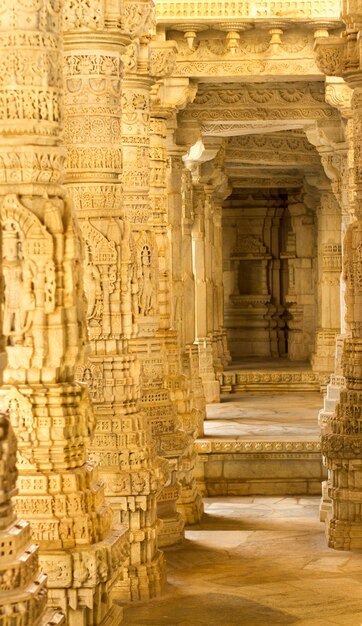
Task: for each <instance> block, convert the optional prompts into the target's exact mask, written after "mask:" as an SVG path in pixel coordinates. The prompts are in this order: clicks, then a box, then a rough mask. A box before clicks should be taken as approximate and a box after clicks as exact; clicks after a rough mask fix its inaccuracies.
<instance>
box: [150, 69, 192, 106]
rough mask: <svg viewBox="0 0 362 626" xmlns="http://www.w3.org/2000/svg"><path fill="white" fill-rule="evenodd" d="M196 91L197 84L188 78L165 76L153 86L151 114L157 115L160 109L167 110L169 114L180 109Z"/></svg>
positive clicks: (190, 100)
mask: <svg viewBox="0 0 362 626" xmlns="http://www.w3.org/2000/svg"><path fill="white" fill-rule="evenodd" d="M196 93H197V84H196V83H195V82H193V81H190V80H189V79H188V78H173V77H171V78H165V79H164V80H162V81H159V82H158V83H157V84H156V85H155V86H154V90H153V93H152V95H151V102H152V114H153V115H156V116H157V114H158V112H162V111H165V112H167V111H169V112H170V114H172V113H173V112H174V111H180V110H181V109H184V108H185V106H186V105H187V104H189V103H190V102H192V101H193V100H194V98H195V96H196Z"/></svg>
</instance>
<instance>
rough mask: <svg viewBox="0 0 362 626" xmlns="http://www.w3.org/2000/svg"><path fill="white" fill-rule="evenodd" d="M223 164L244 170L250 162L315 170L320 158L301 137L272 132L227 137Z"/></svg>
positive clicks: (312, 147) (303, 137)
mask: <svg viewBox="0 0 362 626" xmlns="http://www.w3.org/2000/svg"><path fill="white" fill-rule="evenodd" d="M225 163H226V164H227V165H233V166H234V167H235V166H241V167H245V165H250V164H253V163H255V164H258V165H270V166H280V165H285V166H288V167H299V168H300V167H313V166H315V167H318V166H320V157H319V155H318V153H317V151H316V150H315V148H314V146H312V145H311V144H310V143H309V142H308V140H307V138H306V137H305V135H304V134H301V135H296V134H292V133H290V132H289V133H284V134H281V133H280V134H277V133H272V134H270V135H262V136H260V135H249V136H243V137H232V138H230V139H229V142H228V145H227V150H226V157H225Z"/></svg>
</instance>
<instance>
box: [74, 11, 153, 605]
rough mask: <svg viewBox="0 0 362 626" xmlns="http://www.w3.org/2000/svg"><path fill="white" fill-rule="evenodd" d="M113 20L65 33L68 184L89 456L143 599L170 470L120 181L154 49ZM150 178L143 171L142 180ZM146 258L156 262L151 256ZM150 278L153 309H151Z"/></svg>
mask: <svg viewBox="0 0 362 626" xmlns="http://www.w3.org/2000/svg"><path fill="white" fill-rule="evenodd" d="M141 8H142V7H141ZM143 10H144V11H145V12H146V16H145V23H147V16H148V15H149V5H148V4H144V5H143ZM126 23H128V22H126ZM107 24H108V28H106V27H105V26H104V27H103V30H102V32H100V29H98V30H97V32H96V33H92V35H91V45H90V43H89V39H90V35H89V33H88V32H87V33H81V32H76V33H73V32H72V31H70V32H67V33H66V35H65V68H66V85H67V92H66V125H65V136H66V140H67V145H68V150H69V158H68V174H67V182H68V188H69V191H70V193H71V195H72V197H73V199H74V202H75V204H76V208H77V214H78V218H79V223H80V227H81V231H82V235H83V239H84V244H85V251H86V262H85V288H86V295H87V305H88V306H87V321H88V329H89V337H90V347H91V353H90V355H89V357H88V359H87V361H86V362H85V363H84V364H83V365H82V367H81V368H79V372H78V377H79V380H80V381H82V382H85V383H88V384H89V387H90V392H91V395H92V400H93V406H94V411H95V414H96V417H97V425H96V430H95V433H94V435H93V438H92V440H91V444H90V458H91V459H92V460H94V461H97V462H98V463H99V466H100V474H101V476H102V478H103V479H104V481H105V484H106V491H105V494H106V497H107V500H108V502H109V503H110V505H111V507H112V510H113V514H114V520H115V521H116V522H117V523H121V524H123V525H125V526H126V527H127V528H128V529H129V538H130V555H129V559H128V561H127V563H126V564H125V569H124V577H123V580H122V581H119V582H118V584H117V586H116V589H115V590H114V595H115V596H116V597H117V598H119V599H130V600H138V599H146V598H150V597H153V596H155V595H157V594H159V593H160V592H161V590H162V588H163V585H164V581H165V572H164V561H163V555H162V553H161V552H160V551H159V550H158V539H157V534H158V527H159V522H158V518H157V498H158V496H159V493H160V491H161V489H162V486H163V482H164V480H165V477H164V471H165V468H164V467H163V464H162V461H161V459H159V458H158V457H157V454H156V450H155V445H154V441H153V438H152V435H151V429H150V423H149V419H148V415H147V414H146V413H145V412H144V411H142V406H141V396H140V364H139V361H138V359H137V358H136V355H135V354H133V353H132V352H131V350H130V346H129V341H130V339H131V338H132V336H133V332H134V327H135V324H136V314H135V310H134V308H135V305H134V299H135V297H136V295H137V293H139V292H138V290H139V288H140V286H139V275H138V271H139V270H140V268H135V265H134V262H135V246H136V243H135V241H134V239H133V237H132V232H131V222H130V216H129V213H128V210H127V209H128V206H127V204H125V205H123V202H122V178H121V177H122V175H123V177H124V179H126V177H127V176H130V171H129V170H128V167H129V166H130V165H131V162H128V161H127V157H125V160H124V163H123V165H124V167H123V169H122V163H121V161H122V137H121V130H122V128H121V125H122V123H125V122H126V121H128V119H127V114H128V111H127V106H126V104H125V99H126V95H127V93H128V92H127V86H126V85H123V84H122V54H123V55H124V58H125V64H126V65H128V66H129V64H132V63H133V62H136V63H137V62H138V54H139V53H140V54H142V52H147V46H143V47H142V48H140V47H139V45H138V43H137V41H136V40H134V41H133V42H131V43H130V40H129V37H128V36H127V35H126V34H125V33H126V32H127V33H129V32H130V33H132V31H133V28H132V25H130V26H131V28H128V29H126V28H125V24H123V28H124V29H125V31H122V30H121V31H120V32H119V31H117V30H116V27H114V25H113V27H112V22H111V23H110V22H109V20H108V22H107ZM126 44H129V47H128V49H127V50H126V51H125V45H126ZM149 82H150V81H149V79H148V78H146V79H145V81H144V83H143V82H142V80H141V81H140V85H139V87H140V88H139V90H138V91H135V92H132V97H133V98H134V100H135V101H136V102H137V103H138V107H139V109H140V110H142V112H143V111H144V106H145V101H146V102H147V98H148V90H149ZM74 85H76V86H77V106H74V103H73V93H74ZM144 94H146V95H144ZM145 98H146V100H145ZM123 110H124V111H125V113H124V116H123ZM142 115H143V113H142ZM146 122H148V118H147V120H145V119H144V120H143V123H146ZM133 147H134V148H135V155H134V156H135V158H136V161H138V162H141V163H142V156H140V152H141V153H142V152H143V151H148V149H149V147H148V145H145V146H142V138H141V141H140V142H139V144H136V145H135V144H134V145H133ZM133 173H134V174H135V175H136V174H137V172H136V171H135V170H133ZM143 175H146V174H145V172H144V169H143V170H142V172H141V173H140V179H141V180H143V179H142V176H143ZM142 259H144V261H145V263H146V262H148V258H146V254H144V256H143V257H142ZM135 270H136V272H135ZM146 279H147V277H146V276H145V277H144V285H143V289H144V293H143V296H142V298H143V301H144V307H147V306H148V303H147V298H148V293H147V284H146Z"/></svg>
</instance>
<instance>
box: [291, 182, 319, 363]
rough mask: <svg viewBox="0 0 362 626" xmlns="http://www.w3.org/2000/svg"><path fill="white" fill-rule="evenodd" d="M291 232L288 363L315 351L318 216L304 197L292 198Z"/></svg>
mask: <svg viewBox="0 0 362 626" xmlns="http://www.w3.org/2000/svg"><path fill="white" fill-rule="evenodd" d="M288 211H289V213H290V216H291V231H290V234H289V237H288V247H287V251H286V253H287V258H288V274H289V280H288V292H287V294H286V295H285V297H284V302H283V304H284V306H285V308H286V311H287V326H288V359H290V360H291V361H306V360H308V359H309V358H310V356H311V354H312V350H313V347H314V334H315V296H314V282H315V281H314V264H313V258H314V247H315V241H314V227H315V224H314V216H313V214H312V212H311V211H310V210H308V208H307V207H306V205H305V203H304V201H303V194H302V193H297V194H292V193H290V194H289V200H288Z"/></svg>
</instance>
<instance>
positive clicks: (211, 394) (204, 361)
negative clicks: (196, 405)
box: [196, 338, 220, 404]
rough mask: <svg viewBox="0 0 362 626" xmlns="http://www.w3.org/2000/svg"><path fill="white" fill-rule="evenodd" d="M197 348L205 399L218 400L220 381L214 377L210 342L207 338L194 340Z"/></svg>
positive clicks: (208, 400) (208, 401)
mask: <svg viewBox="0 0 362 626" xmlns="http://www.w3.org/2000/svg"><path fill="white" fill-rule="evenodd" d="M196 344H197V345H198V350H199V367H200V377H201V380H202V384H203V387H204V393H205V401H206V403H207V404H209V403H211V402H220V382H219V381H218V380H217V379H216V375H215V370H214V363H213V350H212V342H211V340H210V339H209V338H205V339H199V340H197V341H196Z"/></svg>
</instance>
